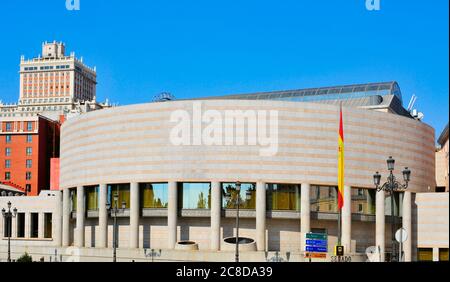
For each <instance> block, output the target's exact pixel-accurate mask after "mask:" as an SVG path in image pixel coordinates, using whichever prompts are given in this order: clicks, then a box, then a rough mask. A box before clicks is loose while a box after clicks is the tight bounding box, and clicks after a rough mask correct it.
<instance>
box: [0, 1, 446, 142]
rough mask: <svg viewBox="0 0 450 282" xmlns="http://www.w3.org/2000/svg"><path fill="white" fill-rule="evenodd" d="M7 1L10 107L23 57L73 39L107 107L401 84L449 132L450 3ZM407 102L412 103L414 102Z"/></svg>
mask: <svg viewBox="0 0 450 282" xmlns="http://www.w3.org/2000/svg"><path fill="white" fill-rule="evenodd" d="M65 2H66V0H39V1H38V0H14V1H2V4H1V7H0V27H1V44H0V60H1V62H2V63H1V65H0V99H1V100H3V101H4V102H16V101H17V98H18V93H19V75H18V70H19V62H20V55H22V54H23V55H25V57H27V58H30V57H34V56H36V55H38V54H39V53H40V48H41V43H42V42H43V41H46V40H47V41H53V40H57V41H63V42H65V43H66V49H67V52H70V51H75V52H76V55H77V56H83V58H84V61H85V63H87V64H88V65H89V66H96V67H97V72H98V88H97V93H98V99H99V100H101V101H103V100H105V99H106V98H109V100H110V101H113V102H118V103H119V104H121V105H124V104H133V103H143V102H148V101H151V100H152V98H153V96H154V95H156V94H158V93H160V92H163V91H168V92H171V93H172V94H174V95H175V96H176V97H177V98H186V97H198V96H207V95H208V96H210V95H223V94H231V93H246V92H256V91H270V90H285V89H297V88H307V87H320V86H331V85H340V84H351V83H366V82H379V81H391V80H396V81H398V82H399V84H400V87H401V89H402V92H403V95H404V103H405V104H407V103H408V101H409V99H410V97H411V95H412V94H416V95H417V96H418V100H417V102H416V107H417V108H418V109H419V110H420V111H423V112H424V114H425V119H424V121H425V122H426V123H428V124H430V125H432V126H433V127H434V128H435V129H436V134H437V135H439V133H440V132H441V130H442V129H443V128H444V126H445V125H446V124H447V123H448V115H449V107H448V102H449V94H448V93H449V83H448V76H449V65H448V63H449V57H448V52H449V38H448V32H449V31H448V8H449V7H448V5H449V1H448V0H433V1H421V0H381V10H380V11H368V10H366V8H365V0H339V1H338V0H278V1H276V0H271V1H265V0H258V1H254V0H241V1H237V0H192V1H186V0H184V1H182V0H179V1H175V0H164V1H163V0H152V1H148V0H133V1H119V0H80V4H81V7H80V8H81V9H80V10H79V11H68V10H66V5H65ZM405 106H406V105H405Z"/></svg>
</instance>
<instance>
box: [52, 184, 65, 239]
mask: <svg viewBox="0 0 450 282" xmlns="http://www.w3.org/2000/svg"><path fill="white" fill-rule="evenodd" d="M55 195H56V199H57V205H56V210H55V212H54V213H53V214H52V238H53V242H54V245H55V246H61V245H62V241H61V239H62V217H63V214H62V211H63V202H62V191H58V192H56V193H55Z"/></svg>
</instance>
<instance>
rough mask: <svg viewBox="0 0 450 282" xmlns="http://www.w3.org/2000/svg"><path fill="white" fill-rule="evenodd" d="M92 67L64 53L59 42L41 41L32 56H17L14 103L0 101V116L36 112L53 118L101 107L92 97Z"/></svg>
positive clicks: (93, 75)
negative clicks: (17, 87) (17, 88)
mask: <svg viewBox="0 0 450 282" xmlns="http://www.w3.org/2000/svg"><path fill="white" fill-rule="evenodd" d="M96 84H97V73H96V69H95V67H94V68H91V67H88V66H87V65H86V64H84V63H83V58H80V59H78V58H76V57H75V53H74V52H72V53H70V55H66V53H65V45H64V43H62V42H56V41H54V42H51V43H49V42H44V43H43V44H42V53H41V55H39V56H38V57H36V58H32V59H25V57H24V56H22V57H21V60H20V95H19V101H18V104H10V105H4V104H2V103H1V102H0V117H1V116H5V117H27V116H36V115H37V114H40V115H43V116H46V117H48V118H50V119H53V120H59V116H60V115H63V114H64V115H67V114H68V113H71V112H88V111H91V110H97V109H102V108H104V107H105V106H106V107H107V106H108V105H107V104H100V103H97V101H96Z"/></svg>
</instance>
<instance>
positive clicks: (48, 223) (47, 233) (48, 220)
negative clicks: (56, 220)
mask: <svg viewBox="0 0 450 282" xmlns="http://www.w3.org/2000/svg"><path fill="white" fill-rule="evenodd" d="M44 238H52V214H51V213H45V214H44Z"/></svg>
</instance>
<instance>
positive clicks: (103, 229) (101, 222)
mask: <svg viewBox="0 0 450 282" xmlns="http://www.w3.org/2000/svg"><path fill="white" fill-rule="evenodd" d="M98 193H99V199H98V244H97V245H96V246H97V247H98V248H106V247H108V210H106V203H107V201H108V200H107V197H108V189H107V186H106V184H100V185H99V186H98Z"/></svg>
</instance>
